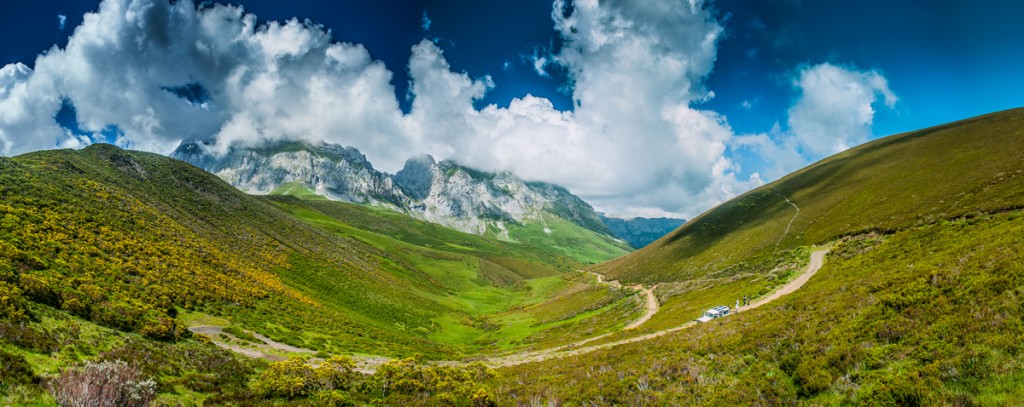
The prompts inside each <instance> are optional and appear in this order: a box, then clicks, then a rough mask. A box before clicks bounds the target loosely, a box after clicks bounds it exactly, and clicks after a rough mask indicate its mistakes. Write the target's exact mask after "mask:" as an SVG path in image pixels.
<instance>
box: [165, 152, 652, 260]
mask: <svg viewBox="0 0 1024 407" xmlns="http://www.w3.org/2000/svg"><path fill="white" fill-rule="evenodd" d="M171 157H174V158H177V159H180V160H183V161H186V162H189V163H191V164H193V165H196V166H197V167H200V168H202V169H204V170H206V171H209V172H210V173H212V174H215V175H217V176H218V177H220V178H221V179H223V180H225V181H227V182H228V183H230V184H231V185H234V186H235V187H237V188H238V189H240V190H242V191H244V192H247V193H252V194H269V195H299V196H305V197H313V196H320V197H324V198H327V199H331V200H340V201H346V202H352V203H358V204H365V205H373V206H379V207H385V208H388V209H392V210H395V211H398V212H401V213H405V214H407V215H409V216H412V217H414V218H416V219H421V220H426V221H429V222H433V223H437V224H440V225H444V226H447V227H450V228H453V229H456V230H459V231H462V232H466V233H473V234H478V235H485V236H494V237H497V238H500V239H504V240H510V241H526V240H538V239H539V240H564V239H568V240H572V241H568V240H566V241H564V242H560V243H559V244H560V245H573V244H575V245H580V246H583V248H584V249H585V250H587V251H594V252H599V253H609V254H613V255H618V254H624V253H625V252H627V251H629V250H631V247H630V246H629V244H627V243H625V242H624V241H622V240H621V239H619V238H617V237H615V236H613V233H612V232H611V231H610V230H609V228H608V227H607V226H606V225H605V223H604V222H603V221H602V218H601V217H600V216H598V215H597V213H596V212H595V211H594V209H593V208H592V207H591V206H590V204H588V203H587V202H585V201H584V200H582V199H580V198H579V197H577V196H575V195H573V194H571V193H570V192H569V191H567V190H566V189H565V188H562V187H559V186H557V185H553V184H548V183H542V182H526V181H523V180H522V179H520V178H518V177H516V176H515V175H514V174H512V173H510V172H499V173H489V172H483V171H477V170H474V169H472V168H468V167H464V166H461V165H459V164H457V163H455V162H454V161H450V160H444V161H440V162H437V161H435V160H434V158H433V157H431V156H426V155H425V156H420V157H415V158H412V159H409V160H408V161H407V162H406V163H405V166H404V167H403V168H402V169H401V170H400V171H398V172H397V173H395V174H394V175H391V174H387V173H384V172H381V171H378V170H376V169H374V168H373V165H372V164H371V163H370V162H369V161H368V160H367V159H366V156H364V155H363V154H361V153H360V152H359V151H358V150H357V149H355V148H353V147H342V146H339V145H334V144H326V143H319V144H313V143H307V142H297V141H281V142H271V143H268V144H265V145H263V146H261V147H258V148H246V147H232V148H230V149H229V150H228V151H227V152H226V153H225V154H222V155H218V154H214V153H212V152H209V151H208V148H207V145H206V144H205V143H203V142H199V141H189V142H184V143H182V144H181V145H180V146H179V147H178V148H177V149H176V150H175V151H174V152H173V153H172V154H171ZM668 231H669V230H664V232H666V233H667V232H668ZM566 249H567V250H568V249H569V248H566Z"/></svg>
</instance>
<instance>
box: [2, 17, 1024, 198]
mask: <svg viewBox="0 0 1024 407" xmlns="http://www.w3.org/2000/svg"><path fill="white" fill-rule="evenodd" d="M152 1H154V0H108V3H109V4H106V6H109V7H108V9H109V10H114V9H118V10H120V11H124V10H129V11H131V10H147V12H149V13H151V14H153V15H155V14H162V15H167V16H170V17H168V18H170V19H171V20H170V21H174V23H173V24H181V25H182V26H185V25H187V24H185V23H182V22H184V21H193V20H194V21H203V20H202V17H201V16H203V15H212V14H213V13H212V12H209V11H204V10H208V9H212V8H215V6H213V5H208V6H200V7H199V10H195V9H194V8H193V11H191V12H188V11H187V10H186V11H183V10H184V9H183V8H181V7H183V6H181V5H175V6H168V5H166V4H163V3H161V2H160V1H156V2H155V3H152ZM153 4H156V5H157V6H153ZM185 4H189V3H187V2H185ZM231 4H234V5H239V4H240V5H241V6H242V7H243V8H244V10H245V13H252V14H253V15H254V16H255V17H254V19H255V22H256V23H257V24H264V25H263V26H262V28H257V29H256V30H255V31H254V32H255V33H256V34H259V32H261V30H263V31H265V32H266V33H267V35H264V36H260V35H254V36H253V37H252V38H257V37H259V38H262V40H261V41H262V42H260V43H259V47H260V48H259V49H258V50H256V51H253V50H248V51H244V52H243V51H240V50H239V49H238V47H239V45H238V41H236V42H235V43H234V44H235V45H234V48H231V47H227V46H225V47H224V48H218V49H220V51H217V52H221V53H222V54H221V55H218V56H215V57H209V58H207V59H202V58H199V59H196V60H190V58H192V56H194V55H196V51H195V50H194V49H192V50H188V49H186V48H188V47H194V46H195V44H197V42H195V41H193V40H192V39H191V38H192V36H196V35H198V37H196V38H205V37H203V36H204V35H212V34H210V32H203V33H201V34H195V33H194V32H193V31H188V30H191V29H185V28H182V29H180V30H179V29H177V28H175V27H177V25H172V26H171V27H170V28H166V27H165V29H164V31H161V32H160V33H157V31H154V29H153V27H152V23H147V21H158V20H159V21H162V20H161V19H162V18H163V17H161V18H157V19H156V20H153V19H152V15H148V17H146V18H145V19H140V20H132V19H133V18H135V17H132V16H136V14H131V13H125V12H120V14H118V13H113V12H108V13H107V14H106V15H105V17H104V18H103V19H97V20H96V22H95V23H94V24H93V25H89V24H84V23H83V21H84V20H83V14H84V13H86V12H95V11H98V10H100V9H101V7H100V3H99V2H95V1H93V2H90V1H72V0H56V1H47V2H17V3H12V4H6V5H5V6H4V7H5V12H4V13H3V14H2V16H0V20H2V21H0V38H4V40H3V41H4V42H3V45H2V46H0V65H7V66H8V67H9V68H5V70H6V71H5V72H6V74H5V75H7V76H6V77H0V85H3V87H0V91H2V92H0V101H3V100H4V99H7V101H6V103H7V104H6V105H5V104H4V102H0V113H3V110H2V109H10V111H11V112H15V111H21V110H25V109H28V110H31V109H38V110H33V111H36V112H38V113H37V114H36V115H35V116H36V117H35V118H32V117H30V116H24V117H20V118H18V120H15V119H7V120H8V122H3V121H0V151H2V152H3V153H5V154H16V153H20V152H24V151H30V150H34V149H39V148H53V147H75V146H81V145H85V144H88V143H91V142H96V141H111V142H115V143H118V144H119V145H122V146H125V147H131V148H140V149H146V150H152V151H160V152H167V150H168V149H171V148H173V146H174V145H176V143H177V142H178V141H180V140H181V139H184V138H192V137H200V138H211V137H212V138H215V139H217V140H220V141H223V142H224V143H228V142H255V141H254V140H257V141H258V140H265V139H273V138H279V137H299V138H312V139H320V140H325V141H330V142H338V143H342V144H351V145H354V146H356V147H358V148H360V149H361V150H363V151H364V152H366V153H367V155H368V156H369V157H370V158H371V160H372V161H373V162H374V163H375V164H376V165H378V166H381V167H382V168H384V169H389V170H394V169H396V168H398V167H400V165H401V162H402V161H403V160H404V158H407V157H408V156H411V155H412V154H416V153H424V152H426V153H431V154H434V155H438V156H443V157H447V158H453V159H456V160H459V161H463V162H466V163H468V164H470V165H475V166H479V167H483V168H485V169H489V170H512V171H515V172H517V173H519V174H521V175H523V176H524V177H527V178H531V179H538V180H544V181H550V182H557V183H560V184H564V185H566V186H567V187H569V188H570V190H573V191H574V192H577V193H579V194H581V195H582V196H584V198H587V199H588V200H590V201H591V202H592V203H595V205H596V206H598V207H599V209H604V210H607V211H609V212H612V213H618V214H623V215H635V214H639V215H651V216H654V215H665V214H667V215H677V216H693V215H694V214H696V213H699V212H700V211H701V210H703V209H707V207H709V206H710V205H713V204H714V203H717V202H720V201H721V200H723V199H726V198H728V197H730V196H733V195H735V194H737V193H740V192H743V191H744V190H746V189H749V188H750V187H754V186H757V185H760V184H762V183H764V182H768V181H771V180H773V179H775V178H777V177H779V176H781V175H783V174H785V173H786V172H788V171H792V170H794V169H796V168H799V166H801V165H805V164H807V163H809V162H811V161H813V160H817V159H820V158H823V157H824V156H827V155H829V154H831V153H834V152H837V151H839V150H841V149H843V148H848V147H851V146H853V145H855V144H859V143H861V142H863V141H866V140H870V139H872V138H877V137H880V136H884V135H889V134H894V133H898V132H903V131H909V130H915V129H919V128H923V127H927V126H931V125H936V124H941V123H945V122H949V121H954V120H958V119H962V118H966V117H971V116H975V115H979V114H984V113H988V112H993V111H998V110H1003V109H1008V108H1014V107H1020V106H1021V105H1024V81H1021V80H1020V79H1019V78H1018V76H1019V75H1020V73H1021V72H1024V41H1022V39H1024V28H1022V27H1024V24H1020V23H1019V22H1020V21H1024V3H1020V2H1016V1H979V2H962V1H947V0H937V1H927V2H922V1H900V0H897V1H881V0H861V1H844V2H838V1H800V0H791V1H778V0H775V1H768V0H749V1H712V2H699V1H698V3H697V4H698V7H696V8H691V7H689V5H688V3H687V2H681V1H671V0H657V1H651V2H647V3H644V2H641V3H636V2H630V1H624V0H619V1H608V2H601V3H597V2H594V1H582V2H579V3H578V4H577V3H576V2H571V1H570V2H568V4H561V3H560V2H556V3H554V4H553V3H552V2H551V1H493V2H491V1H488V2H481V1H441V0H438V1H422V2H412V1H376V2H365V1H358V2H355V1H332V2H323V1H306V0H290V1H287V2H281V1H270V0H253V1H237V2H232V3H231ZM559 5H561V6H562V9H561V10H558V11H556V12H554V13H553V11H552V10H554V9H555V7H557V6H559ZM189 7H191V5H189ZM122 9H123V10H122ZM109 10H108V11H109ZM224 10H227V9H226V8H225V9H218V11H217V13H220V12H222V11H223V12H224V13H226V14H225V15H227V14H230V13H228V12H227V11H224ZM652 10H653V11H652ZM666 10H669V11H670V12H666ZM101 14H102V13H101ZM553 14H554V17H555V18H553ZM197 16H198V17H197ZM295 17H297V18H298V19H299V22H298V23H297V25H295V26H294V27H291V29H294V30H298V31H290V29H289V28H288V27H285V26H287V24H286V23H283V22H285V21H286V20H288V19H290V18H295ZM613 18H618V19H619V20H621V21H630V22H632V23H633V24H632V25H631V26H630V27H632V28H629V29H619V28H616V27H615V26H614V25H613V24H609V21H613ZM305 19H309V20H311V21H312V22H313V23H316V24H320V25H322V29H323V30H329V31H330V33H331V40H332V41H334V42H344V43H351V44H358V45H359V47H356V48H353V49H348V48H346V50H347V51H346V52H349V51H351V53H350V54H346V55H349V57H351V58H354V59H351V60H350V61H356V62H353V64H355V65H353V67H348V68H330V69H328V68H325V67H326V66H327V65H324V64H326V62H324V57H323V55H328V54H330V52H328V51H327V50H328V48H330V47H329V44H322V43H318V42H317V41H319V40H317V36H316V35H313V36H312V37H309V36H305V37H302V36H300V37H301V38H300V37H288V35H291V34H295V33H297V32H298V33H299V34H303V35H305V33H314V34H315V33H317V32H320V27H307V26H304V25H303V24H301V22H302V21H303V20H305ZM243 20H244V19H243ZM139 21H141V23H140V22H139ZM210 21H213V20H210ZM271 21H277V22H282V24H281V25H280V26H281V27H285V28H284V29H281V30H277V31H274V30H269V29H267V28H266V27H267V26H266V25H265V24H266V23H267V22H271ZM428 23H429V24H428ZM133 24H135V25H134V26H133ZM145 24H150V25H149V26H145ZM207 24H211V23H209V22H207ZM239 24H241V23H239ZM79 26H82V27H85V26H89V27H91V28H90V29H88V30H84V29H83V33H82V34H80V35H78V34H76V35H77V36H79V37H80V38H79V39H78V40H77V43H76V44H72V45H71V46H69V37H70V36H71V35H72V34H73V33H74V32H75V29H76V28H78V27H79ZM140 27H141V28H140ZM225 27H227V25H225ZM228 28H231V27H228ZM236 28H237V27H236ZM176 30H177V31H176ZM165 32H166V33H165ZM154 33H156V34H154ZM167 33H169V34H167ZM157 34H159V35H169V36H170V37H169V38H170V39H169V40H162V41H164V42H166V41H170V42H171V43H172V44H171V45H172V48H169V49H179V48H180V49H181V50H183V51H181V52H183V53H182V54H181V55H184V57H183V58H184V60H183V61H182V63H181V67H180V69H177V70H175V69H173V68H174V67H168V65H174V64H176V63H177V62H176V61H178V60H175V59H168V60H164V59H162V57H161V55H160V54H159V53H155V52H154V53H149V52H145V50H144V49H141V48H140V49H135V50H129V51H124V50H123V49H121V51H118V49H114V50H110V49H102V47H94V46H92V45H90V44H95V43H98V42H97V41H99V42H102V43H105V44H119V43H121V41H126V39H130V38H135V39H137V38H141V37H140V36H153V35H157ZM159 35H157V36H159ZM246 35H249V34H246ZM132 36H135V37H132ZM275 36H276V37H275ZM186 37H187V38H189V39H188V41H191V42H188V41H186V40H185V38H186ZM153 38H156V37H152V38H148V39H150V40H151V39H153ZM268 38H270V40H267V39H268ZM296 38H298V39H296ZM609 38H611V39H609ZM288 39H291V40H293V41H300V42H301V41H307V40H308V41H309V44H305V43H302V44H304V45H303V46H305V45H308V47H305V48H302V49H301V50H298V51H295V52H298V53H299V54H302V55H306V57H303V58H306V59H309V60H311V61H314V62H309V63H308V64H305V63H303V62H296V61H298V60H303V58H299V57H297V56H296V55H299V54H295V52H293V51H294V50H286V51H283V52H284V53H285V54H287V55H285V57H281V56H280V55H278V57H277V58H278V59H277V60H275V61H274V62H273V63H268V64H269V65H268V66H270V65H272V66H273V69H270V68H267V69H266V71H265V72H269V73H273V74H275V75H276V74H278V73H281V75H280V76H279V77H273V79H274V80H275V81H277V82H275V83H279V84H281V83H284V84H285V85H281V86H279V87H278V88H277V89H276V90H274V92H276V93H272V94H273V97H274V98H275V100H277V101H279V102H280V103H284V104H292V102H293V101H292V100H290V99H289V98H294V99H295V100H294V104H296V105H298V104H301V103H315V102H311V101H315V100H322V99H317V98H315V97H313V96H311V95H309V94H304V93H302V92H305V90H308V89H311V88H310V86H309V84H308V83H299V82H297V81H298V79H296V78H298V77H303V76H309V77H313V78H318V79H323V80H319V81H315V83H317V84H323V83H327V85H324V86H327V89H328V90H329V91H330V92H333V93H335V94H345V95H349V96H346V97H347V99H346V98H341V97H339V98H335V99H330V100H328V101H326V102H324V103H323V104H322V106H324V108H323V109H322V110H317V109H311V108H310V107H309V106H306V107H304V108H302V109H297V110H296V111H295V112H291V113H289V112H288V111H285V112H283V113H282V112H280V111H278V109H275V108H274V106H272V105H260V104H258V103H248V104H247V102H245V101H246V100H251V95H254V94H255V93H253V92H257V91H260V88H259V87H258V86H256V85H258V84H260V83H262V82H259V79H260V78H264V79H266V77H267V76H266V75H264V76H262V77H261V76H259V75H254V74H252V72H257V71H258V72H264V71H262V70H261V69H264V67H261V66H260V64H263V63H267V62H266V61H267V59H266V58H264V57H266V55H269V54H268V53H269V52H270V51H268V50H280V49H282V48H281V47H282V46H284V45H281V43H279V42H275V41H278V40H288ZM220 40H224V41H225V43H228V42H230V41H227V39H224V38H221V39H215V40H209V39H207V40H206V42H207V43H209V42H211V41H213V42H217V41H220ZM424 40H426V41H424ZM246 41H249V42H248V43H247V44H249V45H247V46H249V47H255V46H254V45H252V44H254V43H255V42H253V41H251V38H250V39H249V40H246ZM72 42H73V43H75V41H72ZM177 42H180V43H181V44H176V43H177ZM148 43H149V42H147V44H148ZM156 43H160V42H159V41H158V42H154V44H156ZM164 45H166V44H164ZM54 46H56V47H58V51H57V52H56V54H55V55H50V56H47V57H44V58H42V59H41V60H47V61H49V62H43V65H44V66H43V67H42V68H37V67H36V63H35V61H36V58H37V56H38V55H40V54H42V53H46V52H47V50H49V49H51V47H54ZM274 47H277V48H274ZM65 48H67V49H68V51H66V52H65ZM108 48H109V46H108ZM113 48H118V47H113ZM122 48H123V47H122ZM72 49H74V50H84V51H82V52H77V51H76V52H71V51H70V50H72ZM203 49H204V50H205V49H206V48H203ZM118 52H122V53H118ZM204 52H205V51H204ZM275 52H276V51H275ZM360 52H365V53H366V54H367V56H368V59H367V58H364V57H362V56H360V55H362V54H360ZM303 53H304V54H303ZM307 54H308V55H307ZM314 54H315V55H314ZM307 57H308V58H307ZM204 58H206V57H204ZM210 58H213V60H217V61H221V60H222V61H221V62H216V63H214V62H211V59H210ZM282 58H283V59H282ZM288 58H293V59H294V60H290V59H288ZM113 59H119V60H121V61H123V62H122V64H123V65H126V66H115V65H112V64H111V61H112V60H113ZM180 59H182V58H179V60H180ZM328 59H330V58H328ZM58 61H60V62H58ZM224 61H227V62H224ZM665 61H668V64H667V65H666V64H665ZM17 63H23V64H25V68H17V69H15V68H16V65H17ZM303 64H305V65H303ZM317 64H320V65H317ZM673 64H675V65H673ZM51 65H52V67H50V66H51ZM223 66H230V67H234V68H233V69H235V70H236V71H233V72H234V73H235V74H238V75H242V79H241V80H242V81H243V82H244V81H248V80H250V79H251V80H252V82H246V83H242V84H241V85H240V84H238V83H236V82H231V80H232V79H231V78H232V76H231V72H228V71H227V70H226V69H227V68H223V69H221V68H220V67H223ZM78 67H82V69H77V68H78ZM239 67H253V68H252V69H250V70H249V71H247V72H248V73H246V74H244V75H243V74H242V73H240V71H237V69H239ZM672 67H677V68H672ZM331 69H334V71H331ZM672 69H676V70H677V71H676V72H673V71H672ZM41 72H42V73H41ZM105 75H109V76H110V77H111V78H116V77H125V75H127V76H128V77H133V78H134V77H136V76H139V75H142V76H147V75H148V76H147V77H146V78H142V79H139V80H138V81H137V82H136V83H135V87H136V88H141V90H138V89H133V90H118V89H112V88H111V86H115V87H116V84H114V82H110V83H111V84H112V85H110V86H108V87H106V88H90V87H89V86H91V85H90V84H95V83H96V82H97V80H100V81H102V80H103V77H104V76H105ZM317 75H326V76H324V77H323V78H320V77H319V76H317ZM5 78H6V79H5ZM85 78H89V79H88V80H87V79H85ZM235 79H238V77H235ZM292 82H295V83H292ZM19 83H24V84H25V89H27V91H26V92H28V93H26V94H24V95H21V94H19V95H17V97H15V92H14V91H13V90H11V89H15V87H16V85H17V84H19ZM354 84H361V85H359V86H358V87H356V85H354ZM286 85H287V86H286ZM291 85H294V87H293V88H289V87H288V86H291ZM182 86H200V87H202V88H203V90H204V91H206V92H208V93H209V95H211V101H210V103H209V104H208V105H202V106H200V104H197V103H189V104H184V105H183V104H174V103H173V102H171V101H168V100H171V99H168V95H167V93H168V89H175V88H179V87H182ZM616 87H617V88H616ZM126 89H127V88H126ZM353 89H355V90H353ZM353 92H355V93H353ZM844 92H848V94H847V93H844ZM172 93H173V92H172ZM388 93H389V94H390V95H391V96H387V95H384V94H388ZM367 95H369V96H367ZM526 95H532V96H534V97H533V98H527V97H526ZM247 98H249V99H247ZM165 99H166V100H165ZM172 99H173V98H172ZM353 103H360V104H361V105H366V106H372V109H371V110H370V111H363V110H365V109H362V110H359V112H357V113H351V114H349V113H348V112H347V109H349V108H351V106H353ZM392 105H393V106H394V107H392ZM489 105H494V106H493V108H488V106H489ZM12 106H16V107H17V109H15V108H14V107H12ZM61 106H63V108H62V107H61ZM72 107H74V108H77V109H75V110H77V112H74V113H69V112H71V111H72V110H71V109H70V108H72ZM339 109H340V110H346V113H345V114H340V115H339V114H336V113H337V112H338V111H339ZM124 110H127V111H126V112H122V111H124ZM285 110H287V109H285ZM311 110H313V111H321V113H320V114H321V115H322V116H308V114H307V112H309V111H311ZM58 112H59V113H60V114H58ZM114 112H117V114H115V113H114ZM560 112H561V113H560ZM76 113H77V114H76ZM300 115H305V116H302V117H299V116H300ZM40 116H41V117H42V118H43V119H45V118H46V117H53V116H56V117H57V120H56V124H55V125H54V124H53V123H50V122H49V121H47V120H43V119H39V117H40ZM181 117H186V118H188V120H184V122H186V123H185V124H182V123H181V122H182V121H181V120H177V119H178V118H181ZM19 120H20V121H19ZM292 120H294V121H296V122H309V121H315V122H321V121H322V122H325V123H327V124H324V125H322V126H321V125H317V126H306V127H302V126H299V125H291V124H288V123H289V122H290V121H292ZM276 123H285V125H277V124H276ZM510 123H511V124H510ZM54 133H59V134H56V135H54ZM242 133H246V134H258V135H259V136H258V137H256V136H252V137H249V136H246V135H243V134H242ZM825 133H827V134H825ZM832 133H835V134H832ZM485 135H486V137H485ZM538 135H540V136H538ZM532 137H539V138H535V139H534V138H532ZM40 140H42V141H40ZM666 143H667V144H671V145H672V146H665V145H663V144H666ZM222 144H223V143H222ZM648 145H655V147H653V148H652V147H649V146H648ZM395 146H403V147H402V148H396V147H395ZM673 148H677V150H673ZM673 153H674V154H673ZM593 162H597V163H599V164H594V163H593ZM602 168H603V169H605V170H602ZM601 171H607V172H609V173H613V174H620V175H607V176H594V174H595V173H596V172H601Z"/></svg>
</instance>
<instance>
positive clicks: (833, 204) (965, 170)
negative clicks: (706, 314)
mask: <svg viewBox="0 0 1024 407" xmlns="http://www.w3.org/2000/svg"><path fill="white" fill-rule="evenodd" d="M1022 127H1024V110H1022V109H1015V110H1008V111H1004V112H999V113H993V114H990V115H985V116H981V117H977V118H973V119H968V120H964V121H960V122H956V123H952V124H948V125H943V126H938V127H933V128H929V129H925V130H921V131H916V132H910V133H904V134H900V135H896V136H891V137H886V138H883V139H879V140H875V141H873V142H870V143H867V144H865V145H862V146H859V147H856V148H853V149H850V150H848V151H845V152H843V153H841V154H838V155H835V156H833V157H829V158H827V159H824V160H822V161H820V162H818V163H815V164H813V165H811V166H809V167H807V168H804V169H802V170H799V171H797V172H795V173H793V174H790V175H788V176H786V177H784V178H782V179H780V180H778V181H776V182H773V183H771V184H769V185H766V186H764V187H761V188H758V189H756V190H754V191H751V192H748V193H746V194H743V195H741V196H739V197H737V198H735V199H732V200H730V201H728V202H726V203H724V204H722V205H720V206H718V207H716V208H714V209H712V210H710V211H708V212H706V213H704V214H703V215H701V216H700V217H698V218H697V219H694V220H692V221H690V222H688V223H687V224H685V225H683V226H682V227H681V228H680V229H678V230H676V231H675V232H673V233H670V234H669V235H667V236H665V237H664V238H662V239H660V240H658V241H656V242H654V243H652V244H651V245H650V246H648V247H646V248H645V249H643V250H639V251H636V252H633V253H631V254H629V255H627V256H624V257H622V258H620V259H617V260H615V261H612V262H608V263H605V264H603V265H601V266H600V268H599V269H600V271H602V272H606V273H608V274H609V275H611V276H613V277H618V278H621V279H623V280H624V281H645V282H662V281H678V280H687V279H693V278H697V277H701V276H706V275H708V274H712V273H715V272H717V271H719V270H722V269H724V268H727V267H729V266H732V265H735V264H737V263H741V262H756V261H758V260H760V259H765V258H770V257H773V256H774V254H775V253H776V251H778V250H785V249H792V248H796V247H800V246H809V245H813V244H818V243H822V242H826V241H829V240H832V239H835V238H836V237H839V236H842V235H847V234H854V233H859V232H863V231H869V230H879V231H886V230H897V229H902V228H906V227H909V226H913V225H916V224H919V223H922V222H924V223H926V222H930V221H934V220H936V219H949V218H955V217H958V216H961V215H965V214H970V213H976V212H986V211H993V210H999V209H1004V208H1013V207H1021V206H1024V188H1021V187H1020V185H1021V182H1022V180H1024V136H1022V130H1021V129H1022ZM785 198H788V199H790V200H791V201H792V202H794V203H795V204H796V205H797V206H799V208H800V213H799V215H798V216H796V217H795V218H794V215H796V211H795V210H794V208H793V207H792V206H791V205H789V204H788V203H787V202H786V201H785ZM791 220H792V226H791V227H790V229H789V232H788V233H785V234H784V232H785V230H786V226H787V224H789V222H790V221H791Z"/></svg>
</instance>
